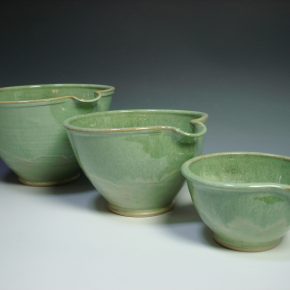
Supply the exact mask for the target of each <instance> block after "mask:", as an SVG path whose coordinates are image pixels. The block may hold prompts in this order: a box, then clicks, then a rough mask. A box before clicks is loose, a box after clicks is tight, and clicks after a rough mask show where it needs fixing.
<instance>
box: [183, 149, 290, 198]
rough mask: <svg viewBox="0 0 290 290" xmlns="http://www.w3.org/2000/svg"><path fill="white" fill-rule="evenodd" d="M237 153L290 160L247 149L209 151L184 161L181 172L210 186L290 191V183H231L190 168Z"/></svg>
mask: <svg viewBox="0 0 290 290" xmlns="http://www.w3.org/2000/svg"><path fill="white" fill-rule="evenodd" d="M237 155H248V156H262V157H269V158H276V159H280V160H285V161H288V162H290V157H288V156H284V155H278V154H272V153H264V152H247V151H233V152H216V153H209V154H204V155H200V156H197V157H194V158H191V159H189V160H187V161H186V162H184V163H183V165H182V167H181V172H182V174H183V176H184V177H185V178H186V179H187V180H189V181H193V182H198V183H200V184H202V185H204V186H210V187H219V188H223V189H237V190H238V189H241V190H253V189H255V188H256V189H261V188H273V189H280V190H286V191H287V192H288V191H289V193H290V184H282V183H281V184H280V183H275V182H262V183H259V182H251V183H231V182H219V181H211V180H208V179H205V178H202V177H200V176H198V175H196V174H194V173H192V171H191V170H190V169H189V167H190V166H191V164H193V163H195V162H198V161H200V160H203V159H208V158H214V157H220V156H237Z"/></svg>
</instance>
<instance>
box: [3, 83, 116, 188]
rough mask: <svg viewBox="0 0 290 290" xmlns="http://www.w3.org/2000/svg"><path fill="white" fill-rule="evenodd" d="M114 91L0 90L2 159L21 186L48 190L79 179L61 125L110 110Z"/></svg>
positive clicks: (64, 87)
mask: <svg viewBox="0 0 290 290" xmlns="http://www.w3.org/2000/svg"><path fill="white" fill-rule="evenodd" d="M113 92H114V88H113V87H111V86H103V85H86V84H53V85H33V86H18V87H6V88H1V89H0V158H2V159H3V160H4V161H5V163H6V164H7V165H8V166H9V167H10V168H11V169H12V170H13V171H14V172H15V173H16V174H17V175H18V177H19V179H20V181H21V182H23V183H25V184H29V185H35V186H48V185H54V184H59V183H65V182H68V181H70V180H72V179H74V178H76V177H77V176H78V175H79V166H78V164H77V161H76V159H75V157H74V154H73V151H72V149H71V146H70V144H69V141H68V138H67V135H66V132H65V130H64V128H63V121H64V120H65V119H67V118H69V117H72V116H74V115H77V114H85V113H91V112H95V111H105V110H108V109H109V106H110V103H111V98H112V94H113Z"/></svg>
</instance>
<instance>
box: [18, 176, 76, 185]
mask: <svg viewBox="0 0 290 290" xmlns="http://www.w3.org/2000/svg"><path fill="white" fill-rule="evenodd" d="M79 177H80V173H78V174H77V175H74V176H72V177H69V178H66V179H61V180H55V181H30V180H27V179H24V178H22V177H18V180H19V181H20V182H21V183H22V184H24V185H29V186H35V187H48V186H55V185H63V184H66V183H70V182H72V181H74V180H76V179H78V178H79Z"/></svg>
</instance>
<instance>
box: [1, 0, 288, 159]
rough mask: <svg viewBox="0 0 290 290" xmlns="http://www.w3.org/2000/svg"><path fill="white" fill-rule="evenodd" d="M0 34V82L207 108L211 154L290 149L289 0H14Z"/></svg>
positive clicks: (133, 102)
mask: <svg viewBox="0 0 290 290" xmlns="http://www.w3.org/2000/svg"><path fill="white" fill-rule="evenodd" d="M0 33H1V40H0V85H1V86H11V85H23V84H38V83H65V82H66V83H75V82H77V83H100V84H111V85H114V86H115V87H116V88H117V91H116V95H115V96H114V98H113V103H112V109H125V108H129V109H130V108H172V109H173V108H174V109H187V110H199V111H205V112H207V113H209V116H210V119H209V123H208V129H209V130H208V135H207V138H206V146H205V151H206V152H214V151H231V150H247V151H263V152H272V153H278V154H285V155H290V134H289V124H290V97H289V93H290V82H289V76H290V73H289V70H290V56H289V52H290V40H289V38H290V2H289V1H234V0H231V1H230V0H229V1H206V0H200V1H183V0H180V1H178V0H167V1H158V0H157V1H153V0H148V1H127V0H125V1H110V0H107V1H84V0H70V1H64V0H59V1H35V2H31V1H22V2H19V3H16V2H13V1H12V2H11V1H10V2H7V3H6V4H5V3H2V7H1V10H0Z"/></svg>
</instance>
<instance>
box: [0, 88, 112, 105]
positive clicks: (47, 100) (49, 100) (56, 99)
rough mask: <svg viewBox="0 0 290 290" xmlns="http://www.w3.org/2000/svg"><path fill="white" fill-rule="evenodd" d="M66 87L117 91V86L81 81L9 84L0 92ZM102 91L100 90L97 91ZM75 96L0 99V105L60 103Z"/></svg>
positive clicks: (104, 94) (107, 92) (110, 93)
mask: <svg viewBox="0 0 290 290" xmlns="http://www.w3.org/2000/svg"><path fill="white" fill-rule="evenodd" d="M48 87H52V88H63V87H64V88H65V87H72V88H73V87H78V88H96V89H104V90H101V96H102V97H105V96H109V95H112V94H113V93H114V92H115V87H113V86H110V85H102V84H80V83H54V84H33V85H22V86H7V87H1V88H0V93H2V92H5V91H13V90H19V89H24V90H26V89H36V88H48ZM96 91H97V90H96ZM97 92H98V93H100V92H99V91H97ZM73 98H74V96H72V95H70V96H60V97H53V98H45V99H31V100H17V101H15V100H11V101H0V106H2V105H25V104H47V103H56V102H57V103H59V102H64V101H66V100H67V99H73Z"/></svg>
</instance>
